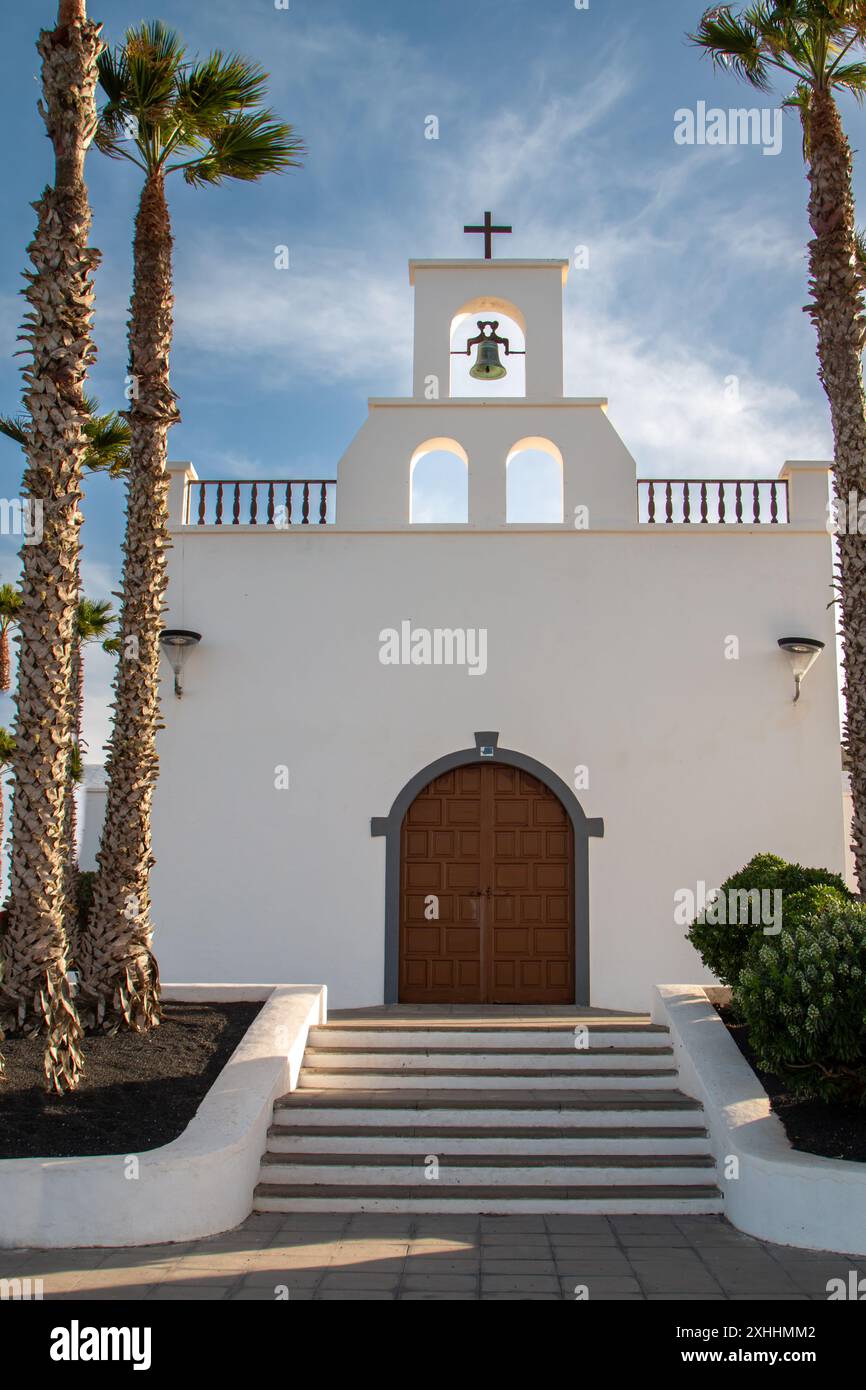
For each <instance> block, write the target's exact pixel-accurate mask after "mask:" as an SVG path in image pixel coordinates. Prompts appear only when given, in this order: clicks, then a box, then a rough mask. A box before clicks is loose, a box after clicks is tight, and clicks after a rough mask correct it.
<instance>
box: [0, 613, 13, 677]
mask: <svg viewBox="0 0 866 1390" xmlns="http://www.w3.org/2000/svg"><path fill="white" fill-rule="evenodd" d="M11 679H12V677H11V671H10V666H9V627H8V625H7V624H5V623H4V625H3V626H2V627H0V690H8V689H9V686H10V683H11Z"/></svg>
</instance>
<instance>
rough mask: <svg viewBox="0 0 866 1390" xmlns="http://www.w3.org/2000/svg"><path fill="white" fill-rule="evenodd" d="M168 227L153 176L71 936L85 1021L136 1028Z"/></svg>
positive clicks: (171, 418)
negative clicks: (81, 909) (111, 654)
mask: <svg viewBox="0 0 866 1390" xmlns="http://www.w3.org/2000/svg"><path fill="white" fill-rule="evenodd" d="M171 249H172V237H171V223H170V219H169V212H168V205H167V203H166V198H165V188H164V184H163V179H162V177H161V176H159V175H154V176H152V177H151V178H149V179H148V181H147V182H146V183H145V186H144V189H143V191H142V195H141V202H140V204H139V209H138V214H137V217H136V224H135V243H134V257H135V273H134V279H133V292H132V305H131V313H130V330H129V346H130V371H131V377H132V382H133V392H134V393H135V392H136V391H137V394H133V398H132V400H131V402H130V410H129V422H130V430H131V436H132V438H131V448H130V470H129V479H128V484H127V486H128V500H127V509H126V537H125V540H124V547H123V549H124V567H123V580H122V586H121V597H122V609H121V621H120V658H119V660H118V664H117V675H116V677H115V684H114V691H115V702H114V723H113V726H112V732H111V739H110V741H109V747H108V756H107V758H106V764H105V766H106V774H107V794H106V805H105V822H104V829H103V833H102V840H101V843H100V848H99V854H98V855H97V864H98V866H99V868H98V873H97V878H96V883H95V885H94V894H93V910H92V913H91V916H90V920H89V922H88V927H87V931H86V933H84V936H83V938H82V968H83V974H82V984H81V989H82V996H83V1000H84V1004H85V1007H90V1008H93V1010H94V1013H95V1017H96V1021H97V1022H100V1021H102V1022H103V1026H105V1027H107V1028H109V1029H111V1028H116V1027H120V1026H123V1025H125V1026H127V1027H130V1028H134V1029H136V1030H143V1029H146V1028H150V1027H152V1026H154V1025H155V1024H156V1023H158V1022H159V972H158V969H157V965H156V960H155V957H154V956H153V953H152V950H151V940H152V927H151V922H150V895H149V888H148V879H149V875H150V869H151V865H152V864H153V854H152V851H151V826H150V812H151V805H152V802H153V792H154V788H155V786H156V780H157V775H158V768H159V763H158V759H157V755H156V733H157V728H158V727H159V716H160V709H159V656H160V634H161V632H162V625H163V623H162V613H163V608H164V598H165V589H166V568H165V551H166V548H167V546H168V544H169V540H168V474H167V472H166V437H167V434H168V430H169V427H170V426H171V425H173V424H174V423H175V421H176V420H177V419H178V418H179V417H178V411H177V407H176V405H175V399H174V395H173V393H172V390H171V387H170V385H169V353H170V348H171V334H172V306H173V303H174V299H173V295H172V286H171Z"/></svg>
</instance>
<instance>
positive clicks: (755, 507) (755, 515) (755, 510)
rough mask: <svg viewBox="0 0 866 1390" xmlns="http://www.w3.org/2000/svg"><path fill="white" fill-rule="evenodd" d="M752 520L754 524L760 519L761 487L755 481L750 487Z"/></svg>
mask: <svg viewBox="0 0 866 1390" xmlns="http://www.w3.org/2000/svg"><path fill="white" fill-rule="evenodd" d="M752 520H753V521H754V523H755V525H756V526H757V525H759V523H760V520H761V489H760V487H759V486H758V484H757V483H755V484H754V486H753V488H752Z"/></svg>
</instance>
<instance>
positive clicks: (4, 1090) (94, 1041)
mask: <svg viewBox="0 0 866 1390" xmlns="http://www.w3.org/2000/svg"><path fill="white" fill-rule="evenodd" d="M260 1008H261V1004H256V1003H245V1004H166V1005H164V1007H163V1021H162V1023H161V1024H160V1026H159V1027H158V1028H155V1029H154V1030H153V1032H152V1033H149V1034H145V1035H140V1034H137V1033H118V1034H117V1036H116V1037H113V1038H110V1037H106V1036H104V1035H98V1036H94V1037H89V1036H88V1037H87V1038H85V1042H84V1056H85V1067H84V1076H83V1079H82V1081H81V1084H80V1085H79V1087H78V1089H77V1090H76V1091H73V1092H72V1093H71V1094H70V1095H65V1096H56V1095H52V1094H51V1093H49V1092H47V1091H46V1090H45V1087H44V1078H43V1073H42V1054H43V1050H44V1040H43V1039H40V1038H34V1039H31V1038H20V1037H19V1038H16V1037H11V1038H7V1039H6V1040H5V1042H4V1043H3V1044H2V1051H3V1055H4V1056H5V1058H6V1078H5V1080H3V1081H0V1158H69V1157H74V1156H75V1155H83V1154H116V1153H123V1154H125V1153H138V1152H140V1151H141V1150H143V1149H156V1148H159V1147H160V1145H161V1144H168V1143H170V1142H171V1140H172V1139H176V1138H177V1137H178V1135H179V1134H181V1133H182V1132H183V1130H184V1129H185V1128H186V1126H187V1125H188V1124H189V1122H190V1120H191V1119H192V1117H193V1115H194V1114H195V1112H196V1110H197V1109H198V1107H199V1105H200V1103H201V1101H202V1099H203V1098H204V1095H205V1093H206V1092H207V1091H208V1090H209V1089H210V1087H211V1086H212V1085H213V1083H214V1081H215V1080H216V1078H217V1076H218V1075H219V1073H220V1071H221V1070H222V1068H223V1067H224V1066H225V1064H226V1062H227V1061H228V1059H229V1057H230V1056H231V1054H232V1052H234V1050H235V1048H236V1047H237V1045H238V1043H239V1042H240V1041H241V1038H242V1037H243V1035H244V1033H245V1032H246V1031H247V1029H248V1028H249V1026H250V1024H251V1023H252V1021H253V1019H254V1018H255V1016H256V1014H257V1013H258V1012H259V1010H260Z"/></svg>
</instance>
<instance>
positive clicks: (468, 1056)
mask: <svg viewBox="0 0 866 1390" xmlns="http://www.w3.org/2000/svg"><path fill="white" fill-rule="evenodd" d="M611 1067H614V1068H617V1069H622V1070H627V1071H644V1070H646V1068H647V1067H652V1068H658V1069H661V1070H668V1071H674V1070H675V1069H676V1063H675V1062H674V1055H673V1048H670V1047H658V1048H625V1047H620V1048H597V1049H593V1048H589V1049H585V1050H583V1051H577V1050H576V1049H575V1048H573V1047H563V1048H556V1049H552V1048H545V1049H543V1050H542V1049H541V1048H538V1049H536V1050H535V1051H526V1050H524V1049H522V1048H510V1047H509V1048H504V1047H503V1048H497V1049H489V1048H484V1050H483V1051H480V1050H479V1051H477V1052H472V1051H467V1050H466V1049H465V1048H425V1047H419V1048H413V1049H411V1050H409V1051H406V1050H405V1049H404V1048H400V1049H399V1050H395V1049H393V1048H365V1049H363V1050H358V1051H356V1050H354V1049H352V1048H343V1047H313V1048H310V1047H308V1048H307V1050H306V1052H305V1053H304V1070H305V1071H308V1070H309V1071H311V1072H317V1073H318V1072H320V1071H330V1072H345V1071H347V1070H356V1071H377V1072H379V1071H387V1072H392V1071H397V1070H400V1071H419V1072H422V1073H423V1072H428V1071H447V1072H449V1073H456V1072H460V1071H472V1072H474V1071H485V1072H500V1071H515V1070H520V1071H524V1072H525V1071H530V1072H547V1071H549V1072H567V1073H574V1072H582V1071H604V1070H605V1069H606V1068H611Z"/></svg>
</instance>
